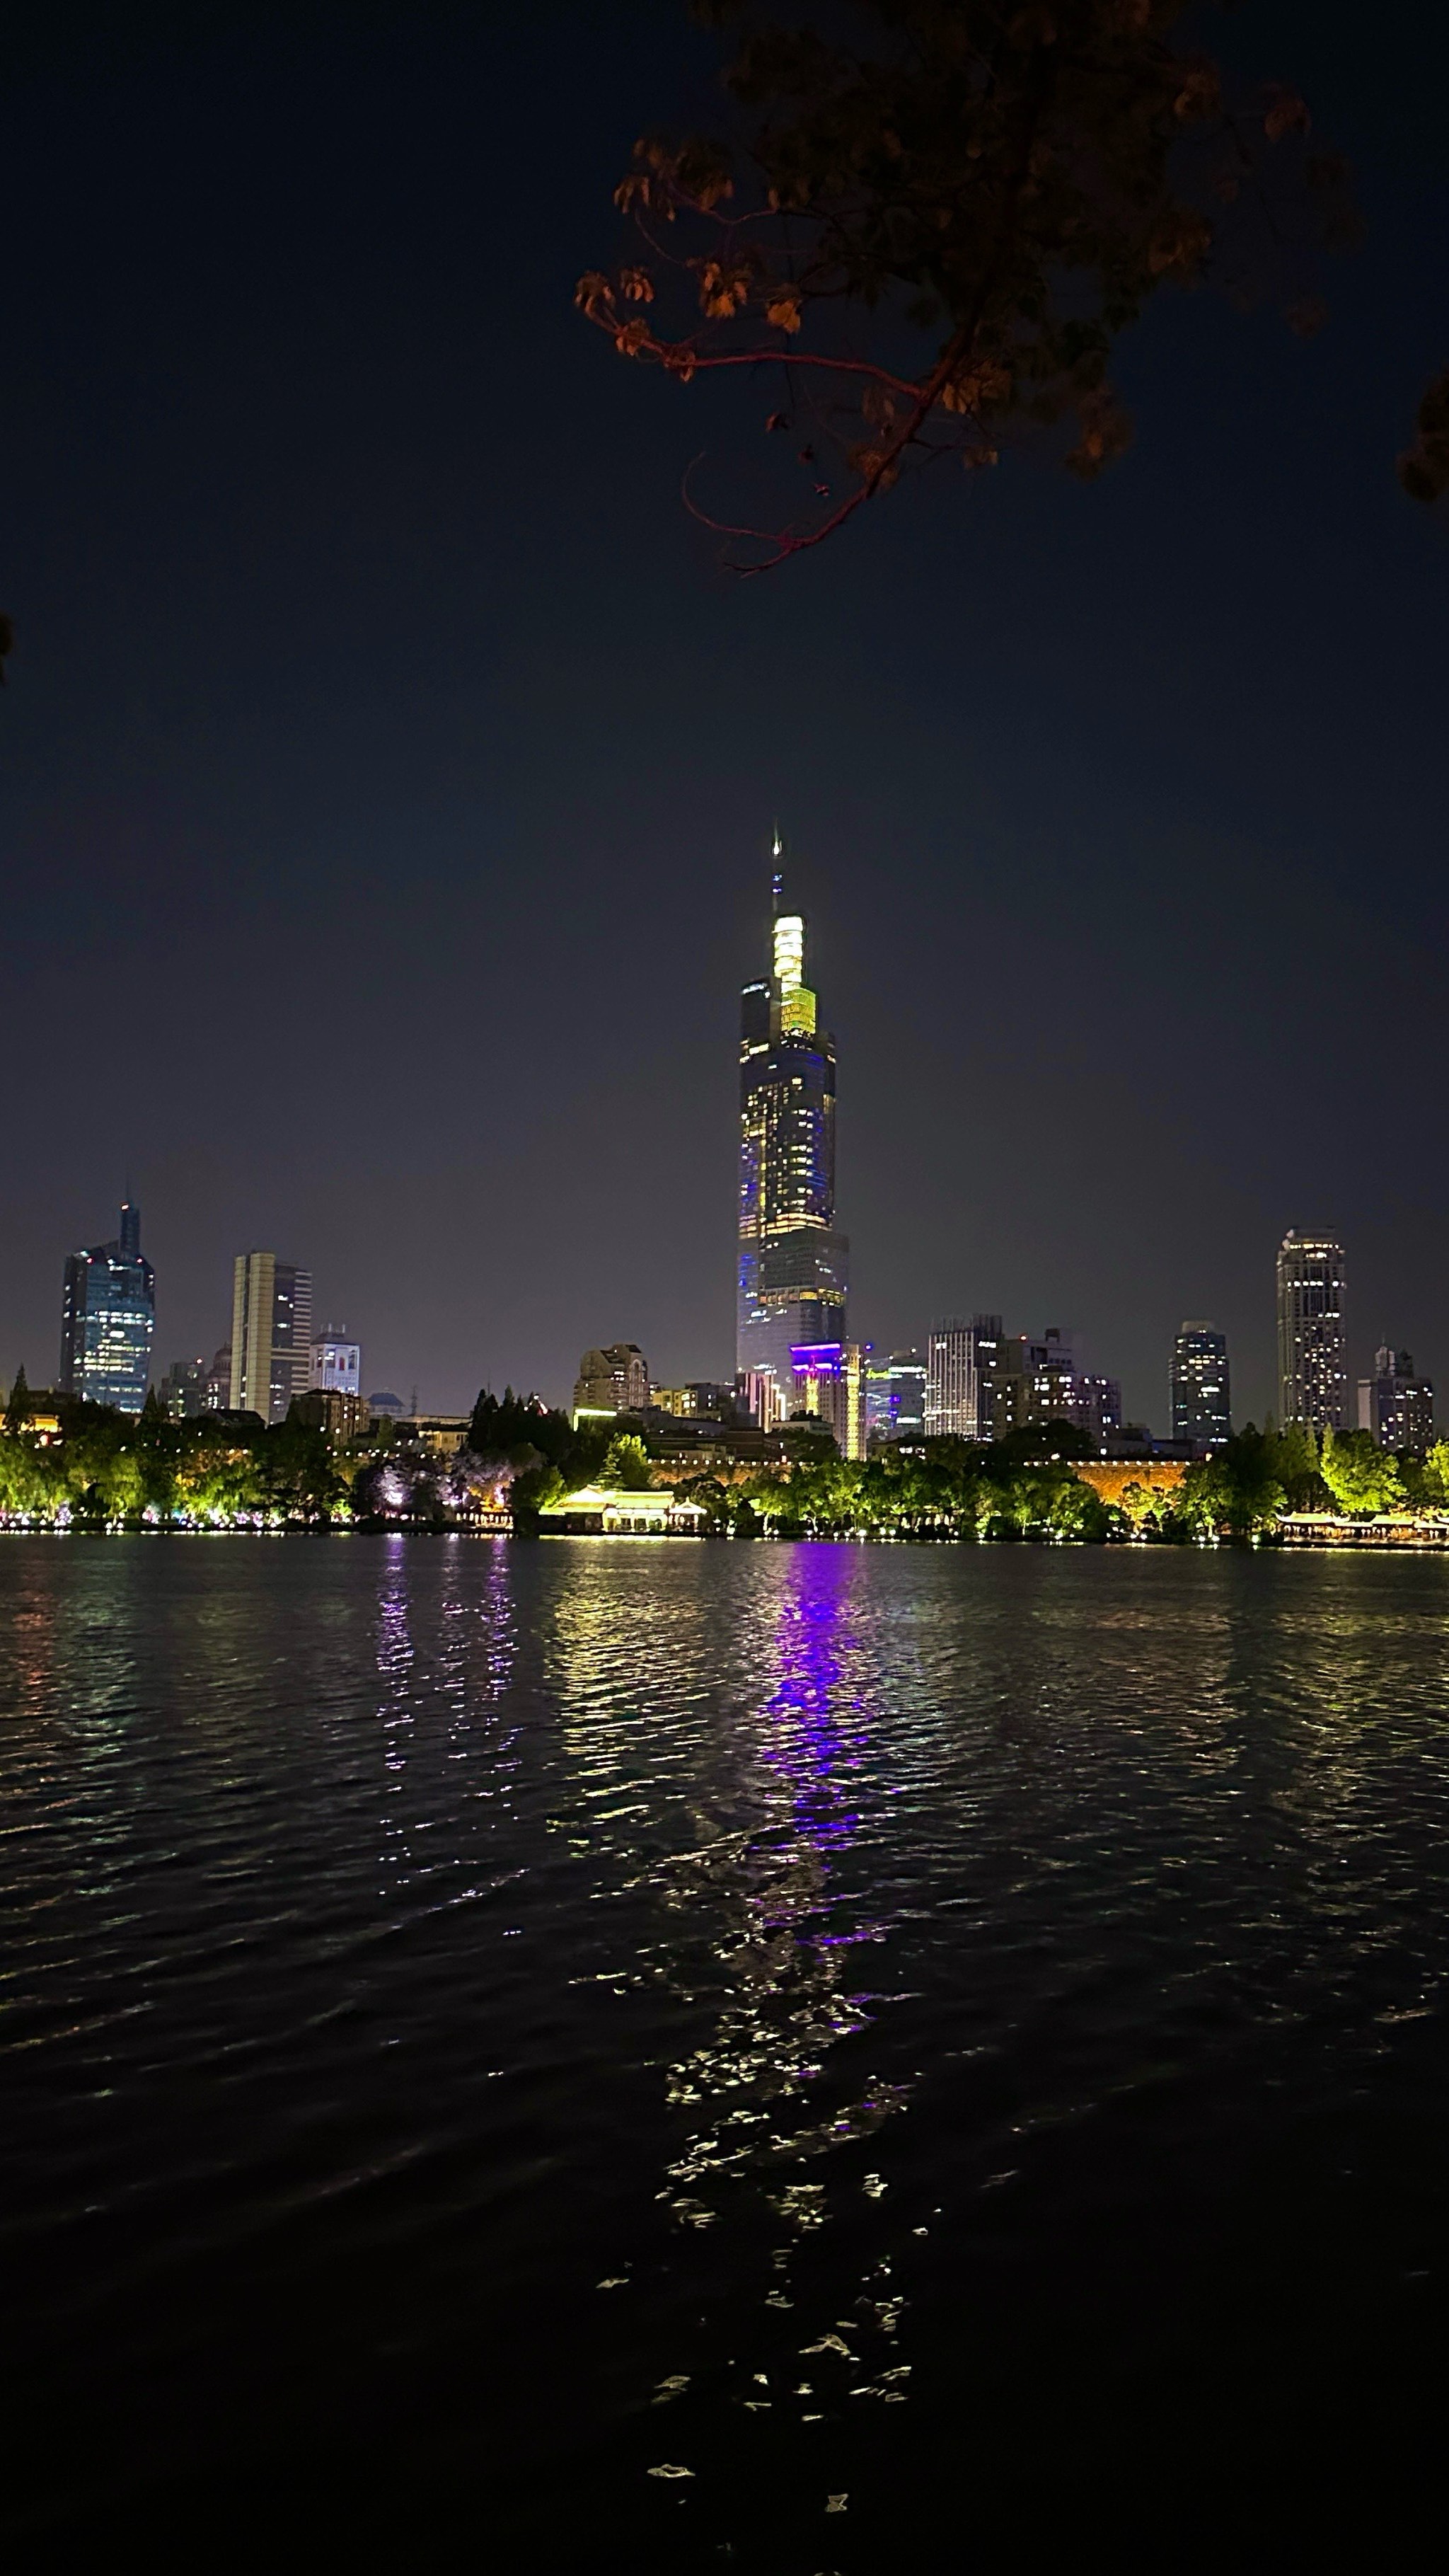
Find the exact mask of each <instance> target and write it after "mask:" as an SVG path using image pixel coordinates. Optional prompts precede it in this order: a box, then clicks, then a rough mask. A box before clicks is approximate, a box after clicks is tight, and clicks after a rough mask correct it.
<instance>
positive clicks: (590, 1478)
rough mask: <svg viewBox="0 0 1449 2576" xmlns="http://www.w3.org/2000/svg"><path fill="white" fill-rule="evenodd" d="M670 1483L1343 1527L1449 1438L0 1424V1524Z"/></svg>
mask: <svg viewBox="0 0 1449 2576" xmlns="http://www.w3.org/2000/svg"><path fill="white" fill-rule="evenodd" d="M601 1490H603V1491H610V1492H615V1493H624V1494H627V1493H639V1494H643V1493H648V1492H655V1491H661V1490H667V1491H669V1492H670V1493H672V1494H673V1495H674V1496H675V1498H676V1499H678V1500H682V1501H688V1502H690V1503H692V1504H694V1505H696V1506H697V1507H698V1509H699V1511H700V1513H701V1514H702V1516H703V1517H702V1521H701V1524H700V1526H701V1527H702V1528H703V1529H704V1530H705V1531H706V1532H708V1533H710V1534H715V1535H719V1536H730V1537H738V1538H746V1537H765V1536H773V1537H794V1536H801V1537H838V1538H854V1537H867V1538H903V1539H910V1538H917V1539H941V1538H952V1539H973V1540H991V1539H1038V1540H1056V1541H1061V1540H1079V1541H1098V1542H1105V1541H1111V1540H1121V1539H1139V1540H1142V1539H1146V1540H1152V1541H1156V1542H1159V1543H1164V1544H1167V1543H1173V1542H1199V1543H1201V1542H1203V1541H1235V1540H1236V1541H1239V1542H1253V1543H1261V1542H1263V1541H1265V1540H1268V1541H1271V1540H1272V1539H1273V1538H1274V1537H1275V1536H1279V1535H1289V1534H1291V1525H1292V1524H1293V1523H1294V1522H1295V1520H1297V1521H1301V1519H1302V1516H1304V1515H1318V1516H1320V1517H1321V1518H1322V1519H1323V1520H1325V1521H1338V1522H1342V1523H1345V1524H1354V1523H1364V1522H1369V1521H1376V1520H1383V1519H1385V1518H1390V1519H1392V1518H1401V1519H1410V1520H1412V1519H1416V1518H1417V1519H1422V1520H1423V1521H1424V1522H1425V1523H1426V1524H1429V1523H1433V1522H1434V1521H1436V1520H1444V1519H1446V1518H1449V1441H1438V1442H1436V1443H1435V1444H1434V1446H1433V1447H1432V1448H1431V1449H1430V1450H1429V1452H1428V1454H1427V1456H1425V1457H1416V1456H1414V1455H1412V1454H1409V1453H1404V1454H1403V1455H1399V1456H1395V1455H1393V1454H1391V1453H1389V1452H1387V1451H1385V1450H1383V1449H1381V1448H1379V1447H1378V1446H1377V1445H1376V1444H1375V1443H1374V1441H1373V1440H1372V1439H1371V1438H1370V1437H1369V1435H1368V1434H1367V1433H1366V1432H1340V1433H1334V1432H1327V1433H1325V1434H1323V1435H1322V1436H1321V1437H1320V1436H1318V1435H1317V1434H1315V1433H1314V1432H1313V1431H1311V1430H1308V1429H1305V1428H1303V1427H1300V1426H1298V1425H1291V1426H1289V1427H1288V1428H1287V1429H1285V1430H1282V1431H1277V1430H1274V1429H1272V1428H1271V1427H1270V1428H1266V1429H1263V1430H1258V1429H1256V1428H1255V1427H1254V1426H1253V1425H1251V1424H1249V1425H1248V1426H1247V1428H1245V1429H1244V1430H1242V1431H1240V1432H1238V1433H1236V1434H1235V1435H1234V1437H1233V1438H1232V1439H1231V1440H1229V1441H1228V1443H1227V1444H1226V1446H1225V1447H1223V1448H1222V1449H1219V1450H1217V1451H1216V1452H1215V1453H1214V1454H1213V1455H1212V1456H1210V1457H1207V1458H1203V1459H1200V1460H1198V1461H1196V1462H1194V1463H1192V1464H1186V1465H1184V1464H1181V1463H1179V1462H1166V1461H1162V1462H1157V1461H1152V1460H1144V1461H1143V1462H1142V1463H1141V1464H1140V1465H1139V1464H1135V1463H1132V1462H1121V1461H1118V1462H1113V1463H1110V1464H1109V1463H1107V1462H1103V1461H1100V1460H1098V1459H1096V1458H1095V1457H1094V1455H1093V1444H1092V1442H1091V1441H1090V1439H1089V1438H1088V1436H1087V1435H1086V1434H1085V1433H1083V1432H1082V1431H1081V1430H1080V1429H1079V1428H1078V1427H1077V1426H1076V1425H1074V1424H1071V1423H1066V1422H1048V1423H1041V1424H1033V1425H1029V1426H1027V1427H1026V1428H1024V1429H1022V1430H1018V1431H1014V1432H1012V1433H1010V1434H1009V1435H1008V1436H1007V1437H1006V1438H1004V1439H1001V1440H996V1441H991V1442H973V1441H967V1440H962V1439H956V1438H944V1439H930V1440H919V1441H913V1442H911V1443H909V1444H900V1445H895V1446H889V1447H885V1448H882V1449H880V1450H878V1451H877V1452H875V1453H874V1454H873V1455H872V1456H870V1457H868V1458H865V1459H861V1460H850V1459H845V1458H842V1457H841V1456H840V1455H839V1453H838V1451H837V1450H836V1447H835V1443H834V1441H833V1440H832V1439H831V1437H830V1435H829V1433H828V1432H826V1431H823V1430H822V1428H821V1426H820V1425H819V1423H818V1422H816V1421H813V1420H801V1421H798V1422H795V1423H791V1424H787V1425H785V1426H784V1428H783V1430H782V1432H781V1434H780V1438H779V1443H778V1454H777V1455H776V1456H775V1457H773V1458H771V1459H769V1460H766V1461H764V1462H763V1463H762V1462H761V1461H760V1460H758V1459H746V1458H741V1459H738V1460H728V1459H722V1458H719V1457H715V1458H714V1459H712V1460H711V1462H710V1463H709V1464H708V1465H704V1466H694V1465H692V1464H691V1463H686V1464H685V1465H684V1467H683V1469H681V1462H680V1461H679V1460H678V1459H677V1458H673V1459H671V1458H666V1457H661V1456H659V1455H657V1454H653V1453H652V1451H651V1444H650V1441H649V1438H648V1436H647V1435H646V1433H645V1431H644V1429H643V1426H642V1425H637V1424H632V1423H631V1422H630V1421H629V1420H628V1419H627V1418H624V1419H621V1420H619V1421H616V1422H615V1423H613V1424H608V1425H602V1426H596V1427H588V1428H581V1429H579V1430H575V1429H574V1428H573V1427H572V1425H571V1424H570V1421H569V1418H568V1416H567V1415H566V1414H564V1413H561V1412H557V1411H554V1410H552V1409H550V1408H549V1407H548V1406H546V1405H544V1404H543V1403H542V1402H541V1401H540V1400H539V1398H537V1397H536V1396H515V1395H514V1394H513V1392H512V1390H511V1389H510V1390H507V1391H506V1392H505V1394H504V1395H503V1396H502V1397H501V1398H500V1397H496V1396H494V1395H492V1394H490V1393H487V1392H484V1393H483V1394H481V1395H480V1396H479V1398H478V1402H477V1404H476V1405H475V1407H474V1409H473V1414H472V1417H471V1419H470V1421H469V1424H468V1427H467V1431H466V1433H465V1435H464V1438H463V1441H462V1445H461V1446H460V1447H459V1448H458V1449H457V1450H456V1451H455V1452H454V1453H453V1454H451V1455H448V1456H442V1457H440V1456H437V1455H434V1454H432V1453H431V1452H430V1451H429V1450H428V1449H427V1448H426V1447H425V1446H424V1445H422V1444H421V1443H420V1442H419V1441H417V1440H416V1439H415V1438H414V1437H413V1436H412V1435H411V1434H410V1430H409V1426H408V1424H407V1423H406V1422H402V1423H375V1424H373V1425H372V1426H371V1429H370V1430H369V1432H368V1434H367V1436H366V1437H364V1438H361V1439H354V1440H350V1441H341V1440H335V1439H333V1438H331V1437H329V1435H328V1433H327V1431H326V1430H325V1428H323V1427H322V1426H320V1425H319V1424H317V1423H315V1422H311V1421H309V1420H307V1419H306V1415H305V1406H304V1405H303V1406H297V1405H294V1406H293V1408H292V1410H291V1412H290V1413H289V1415H288V1418H287V1419H286V1420H285V1421H283V1422H279V1423H274V1424H267V1423H264V1422H263V1421H262V1420H261V1419H260V1417H259V1416H258V1415H237V1414H220V1413H213V1414H202V1415H199V1416H197V1417H195V1418H193V1419H190V1420H180V1421H178V1420H176V1419H174V1418H173V1417H172V1416H170V1415H168V1414H167V1413H165V1412H164V1411H163V1410H162V1409H161V1407H160V1405H159V1404H158V1403H157V1402H156V1401H155V1400H154V1398H152V1399H149V1400H148V1402H147V1405H146V1407H145V1409H144V1411H143V1412H141V1413H139V1414H126V1413H118V1412H114V1411H112V1410H111V1409H110V1408H108V1407H106V1406H102V1405H96V1404H90V1403H85V1402H72V1401H70V1400H69V1399H67V1398H64V1397H55V1396H49V1395H47V1396H38V1395H37V1396H32V1395H31V1393H30V1391H29V1390H28V1389H27V1387H26V1385H25V1382H24V1378H23V1375H22V1376H21V1377H20V1378H19V1379H17V1381H16V1384H15V1386H14V1387H13V1388H12V1390H11V1394H10V1398H9V1401H8V1404H7V1406H6V1410H5V1415H4V1423H3V1429H0V1525H3V1526H4V1527H6V1528H8V1529H11V1530H15V1529H32V1530H34V1529H56V1530H75V1531H77V1532H86V1531H89V1532H101V1531H106V1530H115V1529H168V1530H227V1529H230V1530H247V1529H314V1530H321V1529H328V1528H362V1529H378V1528H390V1527H402V1528H412V1529H428V1528H432V1529H448V1528H468V1527H492V1528H498V1527H502V1526H508V1525H511V1526H512V1527H513V1529H514V1530H515V1531H516V1532H517V1533H518V1534H519V1535H530V1534H535V1533H537V1532H538V1531H539V1530H540V1528H541V1527H543V1526H544V1525H545V1520H544V1516H546V1515H547V1514H548V1513H549V1512H550V1511H554V1512H557V1510H558V1509H559V1507H560V1506H561V1505H563V1504H565V1503H566V1502H567V1501H568V1499H569V1498H570V1497H571V1496H574V1495H577V1494H581V1493H584V1492H589V1491H594V1492H597V1491H601Z"/></svg>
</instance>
